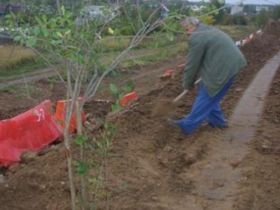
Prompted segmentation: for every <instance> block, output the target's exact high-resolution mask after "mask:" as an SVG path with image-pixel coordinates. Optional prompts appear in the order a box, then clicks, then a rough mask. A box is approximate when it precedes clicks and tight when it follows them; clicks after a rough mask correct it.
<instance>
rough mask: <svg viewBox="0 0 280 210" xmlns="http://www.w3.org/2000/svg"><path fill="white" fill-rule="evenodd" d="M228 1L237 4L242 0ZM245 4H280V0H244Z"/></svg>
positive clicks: (227, 0)
mask: <svg viewBox="0 0 280 210" xmlns="http://www.w3.org/2000/svg"><path fill="white" fill-rule="evenodd" d="M190 1H200V0H190ZM225 1H226V3H231V4H236V3H238V2H241V0H225ZM243 3H244V4H268V5H271V4H273V5H274V4H278V5H280V0H243Z"/></svg>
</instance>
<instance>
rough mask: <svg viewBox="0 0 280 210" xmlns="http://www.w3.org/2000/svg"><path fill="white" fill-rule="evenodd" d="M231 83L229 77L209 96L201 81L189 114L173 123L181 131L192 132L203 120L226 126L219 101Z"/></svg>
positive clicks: (214, 124) (218, 125) (211, 123)
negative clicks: (221, 86)
mask: <svg viewBox="0 0 280 210" xmlns="http://www.w3.org/2000/svg"><path fill="white" fill-rule="evenodd" d="M232 83H233V78H232V79H230V80H229V81H228V82H227V83H226V84H225V86H224V87H223V88H222V90H220V92H218V93H217V94H216V95H215V96H212V97H211V96H209V95H208V93H207V90H206V88H205V86H204V85H203V83H202V82H200V84H199V85H200V86H199V90H198V94H197V96H196V99H195V102H194V104H193V106H192V110H191V112H190V114H188V115H187V116H186V117H184V118H182V119H180V120H176V121H175V123H176V124H177V125H178V126H179V127H180V128H181V130H182V131H183V133H185V134H192V133H193V132H194V131H195V129H196V128H198V127H199V126H200V125H201V124H202V123H203V122H204V121H207V122H208V124H209V125H210V126H212V127H220V128H221V127H226V126H227V122H226V120H225V117H224V113H223V111H222V110H221V107H220V102H221V100H222V99H223V97H224V96H225V94H226V93H227V91H228V90H229V88H230V86H231V85H232Z"/></svg>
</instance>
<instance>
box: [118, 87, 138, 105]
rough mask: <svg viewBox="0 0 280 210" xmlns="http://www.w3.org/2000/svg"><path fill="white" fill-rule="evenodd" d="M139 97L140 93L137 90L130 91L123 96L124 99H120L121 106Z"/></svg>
mask: <svg viewBox="0 0 280 210" xmlns="http://www.w3.org/2000/svg"><path fill="white" fill-rule="evenodd" d="M137 99H138V95H137V93H136V92H135V91H133V92H130V93H128V94H126V95H124V96H123V97H122V99H121V100H120V104H121V106H126V105H127V104H128V103H130V102H131V101H135V100H137Z"/></svg>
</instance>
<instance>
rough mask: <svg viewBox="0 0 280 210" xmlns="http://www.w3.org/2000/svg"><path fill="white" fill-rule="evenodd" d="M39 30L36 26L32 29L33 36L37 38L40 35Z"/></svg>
mask: <svg viewBox="0 0 280 210" xmlns="http://www.w3.org/2000/svg"><path fill="white" fill-rule="evenodd" d="M40 32H41V30H40V28H39V27H38V26H36V27H35V28H34V29H33V33H34V35H35V36H38V35H39V34H40Z"/></svg>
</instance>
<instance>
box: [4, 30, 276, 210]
mask: <svg viewBox="0 0 280 210" xmlns="http://www.w3.org/2000/svg"><path fill="white" fill-rule="evenodd" d="M267 30H268V29H267ZM279 37H280V34H277V33H276V34H274V33H272V34H269V33H268V32H266V30H265V31H264V34H263V35H262V37H260V38H256V39H255V40H254V41H252V42H251V43H249V44H248V45H247V46H245V47H243V48H242V51H243V52H244V54H245V56H246V58H247V61H248V66H247V67H246V68H245V69H244V70H243V71H242V72H241V73H240V75H239V76H238V78H237V79H236V83H235V84H234V86H233V88H232V89H231V90H230V92H229V94H228V95H227V96H226V98H225V100H224V102H223V104H222V106H223V108H224V109H225V112H226V114H227V115H230V113H231V110H232V109H233V108H234V106H235V104H236V103H237V102H238V99H239V98H240V97H241V95H242V92H243V91H244V90H245V89H246V87H247V85H248V84H249V83H250V81H251V80H252V78H253V77H254V76H255V74H256V73H257V72H258V70H259V69H261V67H262V66H263V65H264V63H265V62H266V61H267V60H268V59H269V58H271V57H272V56H273V55H274V54H275V53H276V52H277V51H279V49H280V40H279ZM181 73H182V72H181V71H178V73H177V74H176V75H175V77H174V78H173V79H172V80H168V81H154V84H156V85H155V86H154V87H153V89H152V90H151V91H150V92H149V93H148V94H145V95H142V96H140V99H139V100H138V101H136V102H135V103H133V104H131V105H130V106H129V107H127V108H126V109H124V110H123V111H121V112H120V113H118V114H116V115H115V116H114V118H113V121H114V123H115V124H116V125H117V128H118V132H117V134H116V136H115V138H114V139H113V144H112V147H111V149H110V154H111V155H110V157H109V159H108V160H107V162H108V166H107V168H106V171H107V172H106V174H107V175H108V177H107V180H106V181H107V182H106V189H107V191H108V195H110V196H109V197H107V198H106V199H104V200H103V201H101V202H100V204H99V208H98V209H100V210H101V209H105V208H106V209H112V210H143V209H147V210H156V209H160V210H170V209H185V208H184V204H185V203H184V202H188V201H187V200H185V199H184V198H185V195H186V194H192V195H195V193H196V185H195V183H194V182H193V177H192V174H191V166H192V164H194V163H197V162H199V161H200V160H202V159H204V158H207V152H208V147H209V145H210V144H211V142H212V141H214V140H215V135H219V133H220V131H219V130H211V133H212V134H213V133H214V136H213V135H211V137H210V136H208V134H209V133H210V132H208V131H209V130H210V128H209V127H208V126H204V127H202V128H200V130H199V131H198V132H196V133H195V134H194V135H192V136H184V135H182V134H181V132H179V131H177V130H176V129H175V128H172V127H170V125H168V124H167V123H166V117H167V116H169V117H170V116H171V117H174V118H177V117H182V116H183V115H185V114H186V113H187V112H188V111H189V110H190V108H191V105H192V101H193V98H194V96H195V90H193V91H191V92H190V93H189V94H188V95H187V96H186V98H185V99H184V100H182V101H181V103H179V104H178V105H177V107H175V108H173V109H172V110H171V111H170V112H168V113H167V114H166V115H165V114H163V115H154V107H156V106H157V105H158V104H159V103H161V102H162V101H168V100H172V99H173V98H174V97H175V96H177V95H178V94H179V93H180V92H181V91H182V87H181ZM144 85H145V84H144ZM200 131H201V132H200ZM197 138H200V139H201V141H196V139H197ZM209 138H210V139H209ZM64 154H65V153H64V150H63V148H58V149H56V150H53V151H52V152H49V153H46V154H44V155H42V156H40V157H38V158H37V159H34V160H33V161H31V162H29V163H26V164H25V165H21V166H19V167H17V168H15V169H14V170H10V171H9V172H7V174H6V175H7V177H6V181H5V183H4V184H1V183H0V194H1V197H0V203H1V209H3V210H19V209H29V210H37V209H42V210H43V209H46V210H63V209H65V210H69V209H70V207H69V205H70V201H69V198H70V195H69V188H68V187H67V186H68V185H67V180H66V177H67V174H66V163H65V161H64ZM87 155H88V156H89V157H92V158H93V157H94V154H87ZM65 183H66V185H65ZM218 184H219V183H218ZM198 201H199V198H198Z"/></svg>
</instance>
